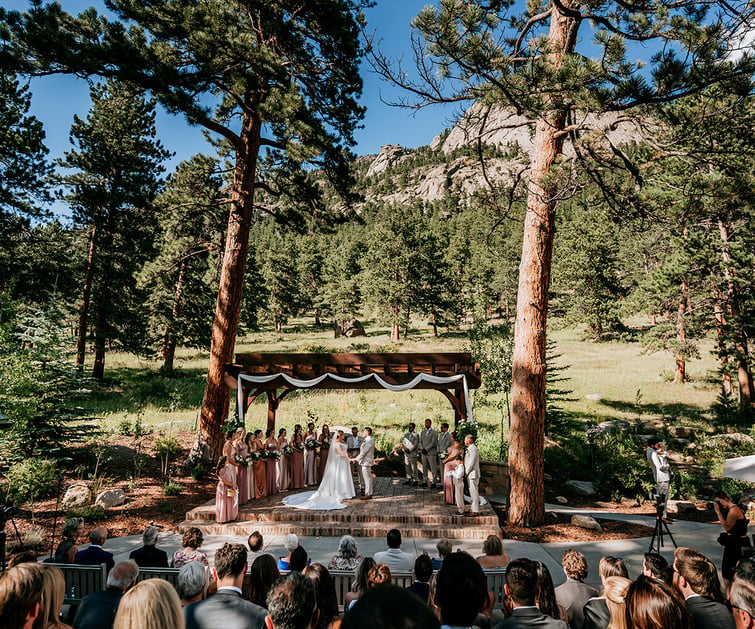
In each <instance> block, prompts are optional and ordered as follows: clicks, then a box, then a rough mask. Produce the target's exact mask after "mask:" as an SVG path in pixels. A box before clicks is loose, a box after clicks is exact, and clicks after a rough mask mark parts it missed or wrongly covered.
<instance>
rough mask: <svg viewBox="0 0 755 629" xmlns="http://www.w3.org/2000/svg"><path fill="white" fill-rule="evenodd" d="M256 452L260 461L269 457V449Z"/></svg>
mask: <svg viewBox="0 0 755 629" xmlns="http://www.w3.org/2000/svg"><path fill="white" fill-rule="evenodd" d="M257 454H258V455H259V457H260V461H264V460H265V459H269V458H270V451H269V450H260V451H259V452H258V453H257Z"/></svg>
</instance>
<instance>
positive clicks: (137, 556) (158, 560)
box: [128, 546, 168, 568]
mask: <svg viewBox="0 0 755 629" xmlns="http://www.w3.org/2000/svg"><path fill="white" fill-rule="evenodd" d="M128 558H129V559H133V560H134V561H135V562H136V564H137V565H138V566H139V567H140V568H167V567H168V553H166V552H165V551H164V550H160V549H159V548H156V547H154V546H142V547H141V548H137V549H136V550H132V551H131V554H130V555H129V556H128Z"/></svg>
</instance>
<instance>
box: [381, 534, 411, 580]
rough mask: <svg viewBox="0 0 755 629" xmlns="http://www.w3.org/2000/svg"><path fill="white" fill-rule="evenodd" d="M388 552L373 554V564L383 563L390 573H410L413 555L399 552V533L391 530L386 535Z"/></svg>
mask: <svg viewBox="0 0 755 629" xmlns="http://www.w3.org/2000/svg"><path fill="white" fill-rule="evenodd" d="M386 542H387V543H388V550H383V551H380V552H379V553H375V562H376V563H384V564H386V565H387V566H388V567H389V568H390V569H391V572H411V571H412V569H413V568H414V555H411V554H409V553H405V552H404V551H402V550H401V531H399V530H398V529H391V530H390V531H388V535H386Z"/></svg>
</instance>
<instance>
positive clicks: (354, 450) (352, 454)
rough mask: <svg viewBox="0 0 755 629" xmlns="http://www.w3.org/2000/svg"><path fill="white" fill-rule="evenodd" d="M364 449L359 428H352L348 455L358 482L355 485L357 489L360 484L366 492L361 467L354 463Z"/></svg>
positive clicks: (347, 444)
mask: <svg viewBox="0 0 755 629" xmlns="http://www.w3.org/2000/svg"><path fill="white" fill-rule="evenodd" d="M361 447H362V439H361V438H360V437H359V428H357V427H356V426H353V427H352V428H351V434H350V435H348V436H347V437H346V454H347V456H348V457H349V459H351V475H352V476H354V475H355V474H356V477H357V480H356V482H355V483H354V486H355V487H356V485H357V484H359V485H360V486H361V488H362V491H364V484H362V477H361V476H360V474H359V467H358V466H357V465H356V464H355V463H354V459H355V458H356V456H357V455H358V454H359V448H361Z"/></svg>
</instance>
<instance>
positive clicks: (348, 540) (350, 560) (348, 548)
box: [328, 535, 362, 570]
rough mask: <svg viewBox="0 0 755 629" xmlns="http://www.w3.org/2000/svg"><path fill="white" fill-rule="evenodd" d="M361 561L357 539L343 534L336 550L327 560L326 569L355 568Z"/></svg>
mask: <svg viewBox="0 0 755 629" xmlns="http://www.w3.org/2000/svg"><path fill="white" fill-rule="evenodd" d="M361 561H362V557H361V556H360V555H359V549H358V547H357V541H356V540H355V539H354V538H353V537H352V536H351V535H344V536H343V537H342V538H341V541H340V542H339V543H338V551H336V554H335V555H333V558H332V559H331V560H330V561H329V562H328V570H355V569H356V567H357V566H358V565H359V564H360V563H361Z"/></svg>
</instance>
